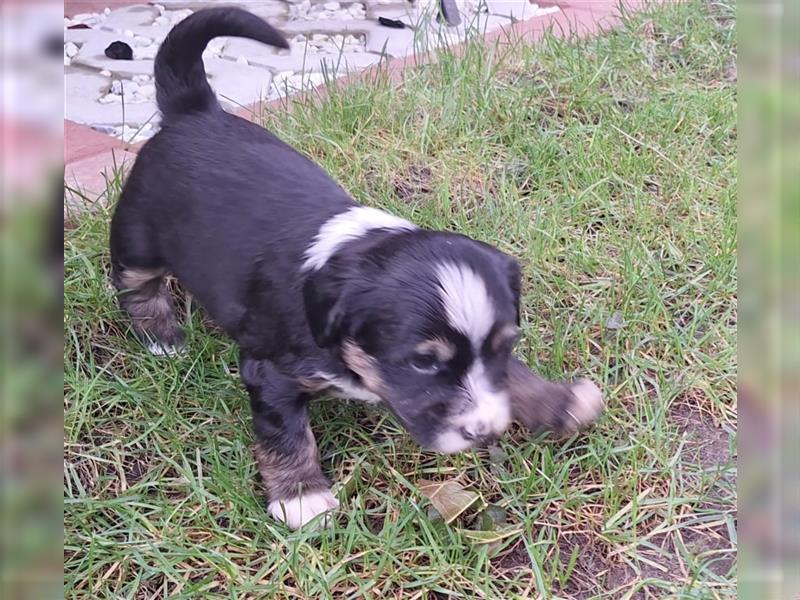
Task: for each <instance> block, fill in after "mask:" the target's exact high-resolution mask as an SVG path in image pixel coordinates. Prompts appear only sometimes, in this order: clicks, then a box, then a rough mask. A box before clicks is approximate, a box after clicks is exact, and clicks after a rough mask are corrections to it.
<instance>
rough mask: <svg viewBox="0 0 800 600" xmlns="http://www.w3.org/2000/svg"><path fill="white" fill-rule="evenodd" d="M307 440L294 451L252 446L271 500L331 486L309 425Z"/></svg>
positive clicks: (306, 434)
mask: <svg viewBox="0 0 800 600" xmlns="http://www.w3.org/2000/svg"><path fill="white" fill-rule="evenodd" d="M304 442H305V443H303V444H302V445H301V446H300V447H299V448H298V449H297V451H296V452H294V453H293V454H284V453H281V452H277V451H275V450H270V449H269V448H265V447H264V446H263V445H261V444H256V445H255V447H254V448H253V454H255V457H256V461H257V462H258V470H259V472H260V473H261V479H262V480H263V482H264V487H265V488H267V493H268V494H269V498H270V500H284V499H289V498H294V497H295V496H298V495H299V494H302V493H303V492H304V491H308V490H317V489H328V480H327V479H326V477H325V476H324V475H323V474H322V468H321V467H320V465H319V458H318V454H317V443H316V441H315V440H314V434H313V433H312V431H311V427H308V426H306V431H305V440H304Z"/></svg>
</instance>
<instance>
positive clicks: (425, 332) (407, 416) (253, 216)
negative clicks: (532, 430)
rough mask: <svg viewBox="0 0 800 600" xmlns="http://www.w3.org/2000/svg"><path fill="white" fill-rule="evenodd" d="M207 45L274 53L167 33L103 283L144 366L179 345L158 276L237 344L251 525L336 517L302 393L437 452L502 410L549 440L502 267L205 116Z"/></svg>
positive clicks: (514, 279)
mask: <svg viewBox="0 0 800 600" xmlns="http://www.w3.org/2000/svg"><path fill="white" fill-rule="evenodd" d="M217 36H238V37H244V38H250V39H253V40H258V41H260V42H263V43H265V44H270V45H272V46H275V47H278V48H287V47H288V44H287V42H286V40H285V39H284V38H283V37H282V35H281V34H280V33H278V32H277V31H276V30H275V29H273V28H272V27H271V26H270V25H268V24H267V23H265V22H264V21H262V20H261V19H259V18H258V17H256V16H254V15H252V14H250V13H248V12H246V11H243V10H240V9H237V8H228V7H226V8H212V9H208V10H202V11H198V12H196V13H194V14H193V15H191V16H190V17H189V18H187V19H186V20H184V21H182V22H181V23H179V24H178V25H177V26H175V28H174V29H173V30H172V31H171V32H170V34H169V35H168V36H167V38H166V39H165V40H164V43H163V44H162V46H161V48H160V49H159V52H158V55H157V57H156V61H155V81H156V90H157V100H158V106H159V108H160V109H161V112H162V113H163V122H162V123H163V125H162V129H161V130H160V131H159V132H158V134H156V135H155V136H154V137H153V138H152V139H151V140H150V141H148V142H147V144H145V146H144V147H143V148H142V149H141V151H140V152H139V156H138V159H137V161H136V163H135V165H134V167H133V169H132V171H131V173H130V176H129V178H128V180H127V182H126V184H125V187H124V190H123V192H122V196H121V198H120V201H119V204H118V205H117V207H116V211H115V213H114V216H113V220H112V223H111V240H110V245H111V259H112V279H113V283H114V285H115V286H116V288H117V289H118V290H119V302H120V305H121V307H122V308H123V309H124V310H125V311H126V312H127V313H128V314H129V315H130V317H131V319H132V323H133V329H134V331H135V332H136V334H137V335H138V336H139V337H140V338H141V339H142V340H143V342H144V343H145V344H147V345H148V346H149V348H150V350H151V351H152V352H154V353H157V354H171V353H173V352H176V351H177V350H178V349H179V348H180V347H181V345H182V344H183V342H184V334H183V332H182V331H181V328H180V326H179V322H178V319H177V317H176V314H175V310H174V307H173V304H172V300H171V298H170V295H169V293H168V290H167V287H166V285H165V281H164V277H165V276H166V275H167V274H171V275H173V276H175V277H177V279H178V280H179V281H180V282H181V284H182V285H183V286H184V287H185V288H186V289H187V290H189V291H190V292H191V293H192V295H193V296H194V298H195V299H196V300H197V301H198V302H199V303H200V304H201V305H202V306H203V307H204V308H205V310H206V311H207V312H208V314H209V315H210V316H211V317H212V319H213V320H214V321H215V322H216V323H217V324H219V325H220V326H221V327H222V328H223V329H224V330H225V332H226V333H227V334H228V335H230V336H231V337H232V338H233V339H234V340H235V341H236V342H237V344H238V346H239V350H240V377H241V380H242V381H243V382H244V385H245V386H246V388H247V391H248V392H249V396H250V406H251V409H252V414H253V424H254V429H255V434H256V449H255V455H256V458H257V461H258V465H259V470H260V473H261V476H262V479H263V483H264V486H265V487H266V491H267V493H268V496H269V511H270V513H271V514H272V515H273V516H274V517H275V518H276V519H279V520H281V521H283V522H285V523H286V524H287V525H289V526H290V527H293V528H296V527H300V526H301V525H303V524H305V523H307V522H309V521H310V520H311V519H313V518H314V517H316V516H317V515H320V514H321V513H324V512H326V511H328V510H330V509H333V508H335V507H336V506H337V505H338V503H337V500H336V499H335V498H334V496H333V495H332V494H331V492H330V482H329V481H328V479H327V478H326V477H325V475H324V474H323V472H322V470H321V468H320V464H319V459H318V454H317V447H316V442H315V440H314V435H313V434H312V432H311V428H310V426H309V420H308V404H309V401H310V399H311V398H312V396H313V395H315V394H318V393H321V392H326V393H327V392H330V393H334V394H338V395H341V396H344V397H347V398H355V399H360V400H364V401H366V402H382V403H385V405H386V406H387V407H388V408H389V410H390V411H391V412H392V413H393V414H394V415H395V416H396V418H397V419H398V421H399V422H400V423H401V424H402V425H403V426H404V427H405V429H407V430H408V431H409V433H410V434H411V435H412V436H413V438H414V439H415V440H416V441H417V442H418V443H419V444H421V445H422V446H424V447H425V448H429V449H432V450H436V451H440V452H448V453H449V452H459V451H462V450H465V449H467V448H470V447H473V446H476V445H479V444H485V443H487V442H489V441H491V440H494V439H496V438H497V437H498V436H500V435H501V434H502V433H503V432H504V431H505V430H506V428H507V427H508V426H509V423H510V422H511V420H512V418H513V417H514V411H515V410H517V411H518V412H520V414H522V419H523V420H524V421H525V424H527V425H529V426H531V427H536V426H537V425H542V426H545V427H551V426H553V425H555V426H558V423H557V422H556V421H558V419H557V418H555V417H554V418H553V419H551V420H550V421H552V422H550V421H548V420H546V419H545V420H541V419H538V417H537V416H536V414H537V411H536V409H535V406H536V404H537V403H538V402H539V401H540V400H541V399H542V396H543V395H547V394H549V392H550V391H552V390H549V391H548V390H544V388H542V390H543V391H541V393H539V392H537V391H536V390H537V389H538V388H537V387H536V385H533V386H531V385H529V384H530V383H531V381H534V380H531V379H530V378H531V377H533V378H535V376H534V375H533V374H531V373H530V372H529V371H527V368H526V367H525V366H524V365H521V363H518V362H515V359H513V358H512V354H511V352H512V349H513V347H514V343H515V342H516V340H517V337H518V335H519V329H518V325H519V293H520V269H519V266H518V265H517V263H516V262H515V261H514V260H513V259H512V258H510V257H509V256H507V255H505V254H503V253H502V252H500V251H498V250H496V249H495V248H492V247H491V246H489V245H487V244H484V243H481V242H478V241H475V240H472V239H469V238H467V237H464V236H462V235H458V234H456V233H449V232H439V231H429V230H425V229H421V228H418V227H416V226H414V225H413V224H412V223H410V222H408V221H406V220H404V219H401V218H399V217H396V216H393V215H390V214H387V213H385V212H382V211H380V210H376V209H374V208H368V207H363V206H359V205H358V204H357V203H356V202H355V201H353V199H352V198H351V197H350V196H349V195H348V194H347V193H346V192H345V191H344V190H342V189H341V188H340V187H339V186H338V185H336V183H334V182H333V181H332V180H331V179H330V177H328V175H327V174H326V173H325V172H323V171H322V169H320V168H319V167H317V166H316V165H315V164H314V163H312V162H311V161H310V160H309V159H307V158H306V157H304V156H302V155H301V154H299V153H297V152H296V151H295V150H293V149H292V148H291V147H289V146H288V145H286V144H285V143H283V142H282V141H280V140H279V139H278V138H276V137H275V136H274V135H272V134H271V133H269V132H268V131H266V130H264V129H263V128H262V127H260V126H258V125H255V124H253V123H250V122H248V121H246V120H244V119H241V118H239V117H236V116H233V115H231V114H228V113H226V112H225V111H223V110H222V108H221V107H220V105H219V103H218V102H217V100H216V97H215V95H214V93H213V91H212V90H211V88H210V86H209V84H208V82H207V80H206V74H205V71H204V68H203V62H202V59H201V55H202V52H203V49H204V48H205V46H206V44H207V43H208V42H209V41H210V40H211V39H212V38H214V37H217ZM514 365H516V366H514ZM520 369H521V370H520ZM510 370H512V371H514V372H516V373H517V374H518V375H519V373H522V371H525V372H526V375H524V376H522V377H520V376H517V377H509V371H510ZM526 377H527V378H528V379H526ZM535 381H541V380H538V379H535ZM535 381H534V383H535ZM513 382H516V383H514V385H516V388H517V393H516V400H514V398H513V397H512V393H511V388H512V387H513V386H512V385H511V383H513ZM543 383H546V382H543ZM548 385H553V386H558V384H548ZM589 385H590V386H593V384H589ZM545 387H546V386H545ZM562 388H563V389H561V388H559V389H561V391H562V392H563V393H561V395H557V398H558V399H557V402H556V404H555V405H554V407H553V409H552V411H549V412H548V413H547V414H548V415H550V413H551V412H552V413H553V414H554V415H556V416H558V415H562V416H563V415H567V414H568V413H569V412H570V411H572V413H573V414H579V415H581V416H580V417H579V419H581V422H580V423H578V424H579V425H582V424H584V423H585V422H588V421H589V420H591V418H594V416H596V413H597V412H598V410H599V409H598V407H599V406H601V405H602V400H601V399H600V393H599V390H597V388H595V387H592V388H590V389H588V391H586V390H583V391H582V392H581V393H579V394H574V393H572V392H571V391H569V388H568V387H567V386H562ZM584 392H586V393H584ZM515 406H516V408H515ZM576 407H577V408H576ZM526 410H527V413H526V412H525V411H526ZM523 413H524V414H523ZM587 415H589V416H587ZM550 416H552V415H550ZM548 419H549V416H548Z"/></svg>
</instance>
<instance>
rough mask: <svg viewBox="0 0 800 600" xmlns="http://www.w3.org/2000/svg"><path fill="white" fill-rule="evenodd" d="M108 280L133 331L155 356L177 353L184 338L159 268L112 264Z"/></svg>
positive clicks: (162, 272)
mask: <svg viewBox="0 0 800 600" xmlns="http://www.w3.org/2000/svg"><path fill="white" fill-rule="evenodd" d="M112 281H113V283H114V286H115V287H116V288H117V290H118V292H119V305H120V307H121V308H122V309H123V310H125V312H127V313H128V314H129V315H130V317H131V321H132V324H133V329H134V331H135V332H136V335H137V336H138V337H139V339H140V340H141V341H142V343H143V344H145V345H146V346H147V349H148V350H150V352H151V353H153V354H155V355H157V356H163V355H169V356H173V355H175V354H177V353H178V352H179V351H180V349H181V347H182V346H183V344H184V341H185V334H184V332H183V330H182V329H181V326H180V323H179V322H178V317H177V316H176V314H175V307H174V306H173V303H172V298H171V297H170V293H169V290H168V289H167V285H166V283H165V281H164V271H163V270H162V269H152V268H151V269H142V268H135V267H119V268H114V271H113V275H112Z"/></svg>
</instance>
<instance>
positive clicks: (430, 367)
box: [410, 354, 442, 375]
mask: <svg viewBox="0 0 800 600" xmlns="http://www.w3.org/2000/svg"><path fill="white" fill-rule="evenodd" d="M410 365H411V368H413V369H414V370H415V371H418V372H419V373H424V374H426V375H433V374H436V373H438V372H439V371H440V370H441V368H442V365H441V363H440V362H439V361H438V360H437V359H436V357H435V356H433V355H431V354H417V355H415V356H414V358H412V359H411V362H410Z"/></svg>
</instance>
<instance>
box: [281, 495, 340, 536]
mask: <svg viewBox="0 0 800 600" xmlns="http://www.w3.org/2000/svg"><path fill="white" fill-rule="evenodd" d="M337 508H339V501H338V500H337V499H336V498H335V497H334V495H333V494H331V492H330V490H323V491H321V492H313V493H309V494H303V495H302V496H297V497H296V498H292V499H291V500H274V501H272V502H270V503H269V512H270V514H271V515H272V516H273V517H275V518H276V519H277V520H278V521H281V522H282V523H286V525H288V526H289V527H291V528H292V529H299V528H300V527H302V526H303V525H306V524H307V523H308V522H309V521H311V520H312V519H314V517H317V516H318V515H321V514H323V513H326V512H328V511H331V510H335V509H337ZM314 525H315V526H319V525H321V526H322V527H327V526H328V525H330V517H329V516H328V515H325V516H324V517H323V518H321V519H319V520H318V521H316V522H315V523H314Z"/></svg>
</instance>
